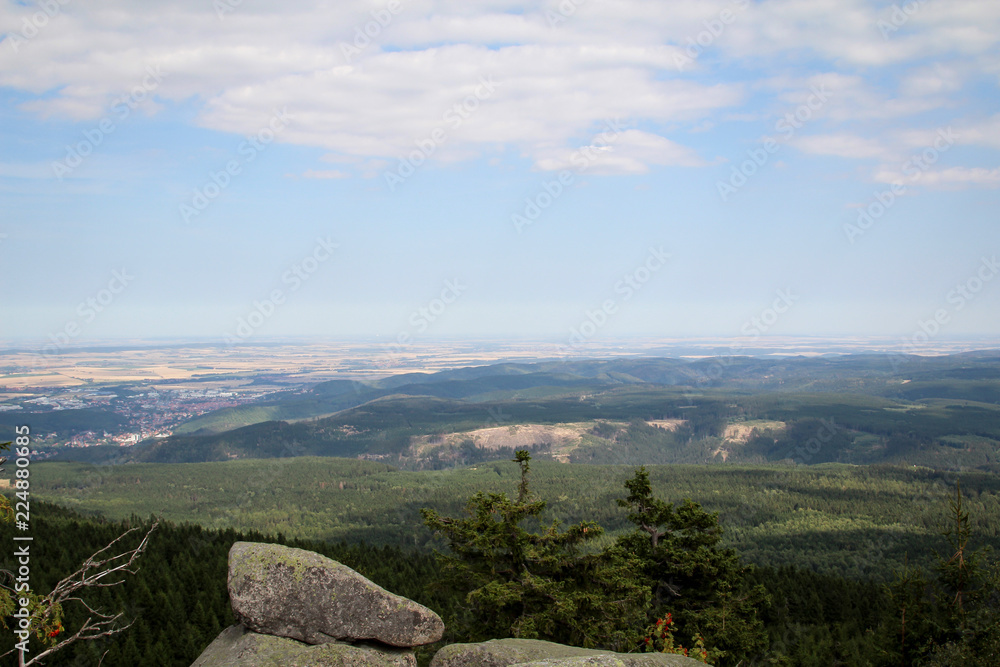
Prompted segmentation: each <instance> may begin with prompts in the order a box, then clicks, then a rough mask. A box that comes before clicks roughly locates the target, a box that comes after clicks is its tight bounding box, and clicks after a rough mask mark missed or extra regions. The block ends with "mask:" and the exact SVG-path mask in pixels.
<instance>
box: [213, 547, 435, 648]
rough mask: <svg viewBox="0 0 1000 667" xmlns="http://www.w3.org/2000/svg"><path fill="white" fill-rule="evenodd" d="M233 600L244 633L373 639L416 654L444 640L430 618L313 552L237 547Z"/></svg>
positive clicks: (314, 639) (232, 562)
mask: <svg viewBox="0 0 1000 667" xmlns="http://www.w3.org/2000/svg"><path fill="white" fill-rule="evenodd" d="M229 598H230V600H231V602H232V605H233V613H234V614H235V615H236V618H237V620H238V621H240V623H242V624H243V625H244V626H245V627H246V628H248V629H250V630H253V631H255V632H259V633H262V634H266V635H274V636H278V637H289V638H292V639H298V640H300V641H303V642H306V643H307V644H325V643H327V642H331V641H337V640H347V641H358V640H372V641H377V642H380V643H382V644H388V645H389V646H401V647H412V646H420V645H422V644H431V643H433V642H436V641H438V640H439V639H441V635H442V634H443V633H444V622H442V621H441V618H440V617H439V616H438V615H437V614H435V613H434V612H433V611H431V610H430V609H428V608H427V607H424V606H423V605H419V604H417V603H416V602H413V601H412V600H408V599H407V598H404V597H400V596H399V595H395V594H393V593H390V592H389V591H387V590H385V589H384V588H382V587H381V586H377V585H375V584H373V583H372V582H370V581H369V580H368V579H366V578H364V577H362V576H361V575H360V574H358V573H357V572H355V571H354V570H352V569H351V568H349V567H347V566H346V565H342V564H340V563H338V562H337V561H334V560H330V559H329V558H326V557H325V556H321V555H320V554H317V553H314V552H312V551H304V550H302V549H293V548H291V547H285V546H281V545H277V544H260V543H256V542H237V543H236V544H234V545H233V547H232V549H230V550H229Z"/></svg>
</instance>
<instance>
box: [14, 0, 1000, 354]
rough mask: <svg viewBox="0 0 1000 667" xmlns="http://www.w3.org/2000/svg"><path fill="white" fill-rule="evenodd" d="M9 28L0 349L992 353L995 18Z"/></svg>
mask: <svg viewBox="0 0 1000 667" xmlns="http://www.w3.org/2000/svg"><path fill="white" fill-rule="evenodd" d="M366 31H367V34H365V33H366ZM0 33H2V34H4V35H5V37H4V39H3V41H2V42H0V147H2V154H0V262H2V265H3V268H4V271H3V277H2V279H0V308H2V311H0V312H2V315H3V316H2V318H0V339H3V340H7V341H13V340H18V339H33V340H39V339H40V340H59V341H61V342H63V343H64V344H66V345H76V344H83V343H86V342H87V341H91V340H97V339H107V338H114V337H130V338H134V337H167V336H169V337H179V336H197V337H201V338H209V339H218V340H220V341H223V340H229V341H233V340H234V339H235V340H237V341H249V340H251V339H253V338H255V337H258V338H261V337H274V336H289V335H308V336H329V337H339V336H345V337H347V336H350V337H357V336H365V337H379V338H380V339H381V340H386V339H395V338H397V337H398V336H400V335H402V334H406V335H411V336H413V337H414V338H415V339H416V338H423V339H432V338H434V337H456V336H458V337H460V336H471V337H503V336H519V337H529V338H532V337H534V338H545V339H552V340H561V339H568V338H569V337H571V336H572V335H573V333H572V332H573V331H579V330H580V327H581V326H584V329H585V334H586V335H585V336H584V337H585V338H588V339H594V340H596V339H605V340H606V339H612V338H615V337H627V336H725V337H729V336H747V335H750V336H756V335H815V336H821V335H834V336H836V335H861V336H894V337H898V338H899V339H900V340H913V339H914V337H917V340H918V342H931V341H933V339H935V338H941V339H943V338H950V337H959V336H983V337H988V336H991V337H994V338H995V337H996V335H997V334H998V319H997V313H998V312H1000V310H998V305H1000V268H997V266H996V257H997V254H998V253H1000V226H998V219H997V218H998V211H1000V197H998V187H1000V94H998V93H1000V91H998V85H1000V45H998V41H1000V3H997V2H995V1H994V0H983V1H972V0H949V1H948V2H945V1H944V0H924V1H923V2H917V1H916V0H914V1H911V2H910V3H903V4H901V5H893V4H887V3H882V2H878V3H876V2H863V1H860V0H838V1H837V2H832V1H825V0H772V1H765V2H756V1H755V2H747V1H744V0H737V1H732V0H723V1H718V2H716V1H705V0H697V1H694V0H690V1H689V0H676V1H671V2H651V1H650V2H638V1H621V2H611V1H609V2H599V1H598V0H576V1H574V0H563V1H562V2H561V3H560V2H556V1H554V0H553V1H549V2H506V1H503V0H495V1H487V2H476V3H469V2H459V1H457V0H456V1H454V2H430V1H419V0H414V1H412V2H409V1H407V0H398V1H397V0H393V1H392V2H388V1H381V0H375V1H372V2H354V1H350V0H345V1H338V2H316V1H314V2H298V1H294V0H293V1H290V2H286V3H282V4H280V5H278V4H277V3H264V2H254V1H253V0H243V1H242V2H238V0H215V1H214V3H213V2H208V1H207V0H206V1H195V0H176V1H170V0H166V1H163V2H157V3H155V4H154V5H138V4H136V3H131V2H124V1H121V2H119V1H116V0H109V1H107V2H101V3H98V6H97V7H94V6H90V5H89V4H88V3H78V2H71V1H69V0H65V2H62V3H60V2H59V0H48V1H47V2H40V3H28V2H3V3H2V4H0ZM667 256H669V257H668V258H666V259H664V258H665V257H667ZM783 295H784V296H783ZM755 318H756V319H755ZM932 320H933V322H932ZM588 322H589V323H590V324H589V325H588V324H586V323H588ZM755 322H756V323H755ZM921 331H924V332H925V333H926V338H927V339H928V340H927V341H924V340H923V338H924V336H921V335H919V332H921ZM244 334H246V335H244Z"/></svg>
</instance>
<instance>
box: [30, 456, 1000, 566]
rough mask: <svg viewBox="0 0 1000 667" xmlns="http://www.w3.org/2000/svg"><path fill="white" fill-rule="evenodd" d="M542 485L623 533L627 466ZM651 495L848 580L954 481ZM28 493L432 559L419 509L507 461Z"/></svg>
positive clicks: (997, 492)
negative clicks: (688, 504)
mask: <svg viewBox="0 0 1000 667" xmlns="http://www.w3.org/2000/svg"><path fill="white" fill-rule="evenodd" d="M533 466H534V473H533V474H534V487H535V490H536V491H537V492H538V494H539V495H540V496H541V497H543V498H545V499H547V501H548V502H549V507H548V511H549V516H551V517H552V518H557V519H559V520H561V521H564V522H566V523H570V522H577V521H581V520H594V521H597V522H598V523H600V524H601V525H602V526H604V527H605V528H607V529H608V530H609V531H610V532H611V533H612V534H614V533H615V532H616V531H620V530H622V529H624V528H625V526H626V521H625V517H624V514H623V513H622V512H621V509H620V508H619V507H618V505H617V504H616V499H617V498H619V497H620V496H621V490H622V484H623V483H624V480H625V479H627V478H628V477H629V476H630V475H631V473H632V471H633V470H634V468H633V467H630V466H605V465H601V466H597V465H594V466H577V465H564V464H557V463H552V462H544V461H536V462H534V463H533ZM648 469H649V470H650V477H651V480H652V484H653V488H654V490H655V492H656V493H657V494H658V495H659V496H661V497H663V498H665V499H667V500H670V501H674V502H679V501H681V500H683V499H684V498H691V499H692V500H695V501H696V502H699V503H701V504H703V505H704V506H705V508H706V509H708V510H710V511H717V512H719V513H720V518H721V521H722V524H723V525H724V526H725V528H726V533H725V537H724V543H725V544H726V545H727V546H732V547H735V548H736V549H738V550H739V551H740V553H741V554H743V556H744V558H745V559H746V560H748V561H750V562H753V563H757V564H759V565H772V566H779V565H786V564H787V565H797V566H799V567H805V568H810V569H813V570H816V571H820V572H828V573H831V574H838V575H846V576H852V577H868V576H871V577H876V578H882V579H884V578H887V577H888V576H890V575H891V569H892V566H893V565H899V564H902V562H903V560H904V557H905V555H906V554H907V553H909V554H910V558H911V559H912V558H921V557H925V556H926V557H928V558H929V557H930V555H929V553H928V552H927V549H926V547H927V546H928V544H931V543H932V542H933V540H934V539H936V537H937V532H938V527H939V518H940V507H939V506H940V504H941V502H943V499H944V498H945V497H946V496H947V494H948V492H949V491H950V490H952V489H953V487H954V483H955V480H956V479H958V478H959V476H958V475H956V474H954V473H951V472H947V471H932V470H928V469H919V468H918V469H913V468H900V467H888V466H885V467H882V466H880V467H856V466H837V465H821V466H809V467H806V466H797V467H787V466H770V467H745V466H724V467H718V466H711V467H706V466H649V467H648ZM960 478H961V480H962V485H963V489H965V491H966V494H967V496H968V502H969V504H970V508H971V511H972V517H973V520H974V522H975V528H976V530H977V533H978V534H979V535H981V537H982V539H983V540H984V541H985V543H989V544H993V545H995V546H996V547H998V548H1000V478H998V477H997V476H996V475H994V474H989V473H984V472H974V471H969V472H966V473H962V474H961V475H960ZM32 480H33V485H34V486H33V492H34V493H35V494H36V495H37V496H39V497H42V498H44V499H47V500H52V501H56V502H59V503H61V504H65V505H68V506H70V507H73V508H76V509H78V510H81V511H87V512H100V513H104V514H106V515H107V516H110V517H113V518H124V517H127V516H129V515H130V514H132V513H133V512H135V513H138V514H139V515H141V516H147V515H149V514H154V513H155V514H157V515H162V516H164V517H166V518H167V519H170V520H172V521H190V522H195V523H199V524H201V525H203V526H205V527H208V528H232V529H238V530H257V531H261V532H267V533H277V532H279V531H280V532H283V533H285V534H286V535H289V536H294V537H298V538H309V539H321V540H333V541H339V540H346V541H349V542H357V541H364V542H366V543H369V544H375V545H393V546H405V547H407V548H417V549H420V550H423V551H425V552H426V551H428V550H429V549H431V548H433V547H434V546H435V543H434V541H433V538H432V535H431V534H430V533H429V532H427V531H423V530H420V529H418V528H415V526H419V524H420V515H419V510H420V509H421V508H423V507H430V508H434V509H435V510H438V511H440V512H442V513H446V514H455V513H456V512H458V511H459V510H460V508H461V506H462V504H463V503H464V502H465V500H466V499H467V498H468V497H470V496H471V495H472V494H474V493H476V492H477V491H484V492H493V491H509V490H510V489H511V488H514V486H516V473H515V471H514V470H513V469H512V466H511V464H510V463H509V462H507V461H503V462H500V461H497V462H490V463H486V464H481V465H477V466H472V467H469V468H462V469H449V470H440V471H399V470H394V469H392V468H391V467H389V466H387V465H385V464H381V463H376V462H370V461H358V460H350V459H335V458H294V459H280V460H246V461H230V462H220V463H196V464H132V465H126V466H114V467H106V466H89V465H84V464H78V463H36V464H34V465H33V466H32Z"/></svg>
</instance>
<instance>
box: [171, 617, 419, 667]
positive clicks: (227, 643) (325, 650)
mask: <svg viewBox="0 0 1000 667" xmlns="http://www.w3.org/2000/svg"><path fill="white" fill-rule="evenodd" d="M416 664H417V659H416V658H415V657H414V655H413V652H412V651H404V650H401V649H389V648H386V649H377V648H373V647H370V646H351V645H350V644H336V643H328V644H322V645H320V646H313V645H310V644H303V643H302V642H300V641H296V640H294V639H286V638H285V637H271V636H270V635H260V634H257V633H256V632H250V631H249V630H247V629H246V628H244V627H243V626H240V625H233V626H230V627H228V628H226V629H225V630H223V631H222V633H221V634H220V635H219V636H218V637H216V638H215V641H213V642H212V643H211V644H209V645H208V648H206V649H205V650H204V651H203V652H202V654H201V655H200V656H198V659H197V660H195V661H194V663H192V665H191V667H416Z"/></svg>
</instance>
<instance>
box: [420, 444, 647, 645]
mask: <svg viewBox="0 0 1000 667" xmlns="http://www.w3.org/2000/svg"><path fill="white" fill-rule="evenodd" d="M530 459H531V457H530V455H529V454H528V453H527V452H525V451H519V452H517V454H516V456H515V458H514V461H516V462H517V463H518V465H519V467H520V471H521V479H520V484H519V486H518V494H517V499H516V500H511V499H509V498H508V497H507V495H506V494H505V493H490V494H484V493H482V492H479V493H477V494H475V495H474V496H473V497H472V498H471V499H470V501H469V503H468V505H467V506H466V515H467V516H466V517H465V518H458V519H456V518H451V517H442V516H441V515H440V514H439V513H438V512H436V511H435V510H432V509H424V510H422V514H423V517H424V523H425V524H426V525H427V526H428V527H429V528H431V529H432V530H434V531H436V532H438V533H440V534H442V535H443V536H444V537H445V538H446V540H447V542H448V546H449V547H450V549H451V555H442V556H441V561H442V575H443V577H444V580H445V582H446V585H447V586H448V587H449V588H450V589H451V590H454V591H460V592H463V593H465V597H464V601H465V604H466V605H467V606H466V616H465V618H463V619H462V621H461V625H460V627H461V630H460V632H461V633H462V634H465V635H466V636H468V637H469V638H470V639H472V640H475V641H481V640H485V639H491V638H498V637H507V636H513V637H522V638H541V639H547V640H550V641H556V642H560V643H566V644H572V645H575V646H585V647H595V646H600V647H604V648H611V649H615V650H620V649H622V648H624V647H627V646H628V645H629V644H630V643H631V642H632V641H634V640H635V635H634V628H635V627H636V626H637V625H638V623H639V621H640V619H641V618H642V617H643V612H644V609H645V606H646V604H647V603H648V591H647V590H645V588H644V587H643V586H642V585H641V584H640V583H639V582H636V581H635V580H634V577H633V574H632V573H633V572H634V570H635V568H636V566H637V565H638V563H637V562H636V561H635V560H634V559H632V558H630V557H629V556H628V555H627V554H626V553H624V552H622V551H620V550H618V549H610V550H606V551H604V552H601V553H588V552H587V551H586V550H585V546H586V544H587V543H588V542H591V541H593V540H595V539H597V538H599V537H600V536H601V533H602V529H601V528H600V526H598V525H597V524H596V523H594V522H591V521H584V522H581V523H578V524H575V525H572V526H570V527H569V528H567V529H566V530H565V531H563V530H560V528H559V522H558V521H553V522H552V523H551V524H550V525H548V526H547V527H544V528H543V529H542V530H541V532H537V533H536V532H529V531H528V530H527V529H525V528H524V527H523V526H522V525H521V524H522V523H525V522H527V521H529V520H531V519H537V518H538V517H539V515H540V514H541V513H542V511H543V510H544V509H545V505H546V503H545V501H543V500H538V499H535V498H534V496H533V495H532V493H531V490H530V487H529V484H528V474H529V470H530V463H529V461H530Z"/></svg>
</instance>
